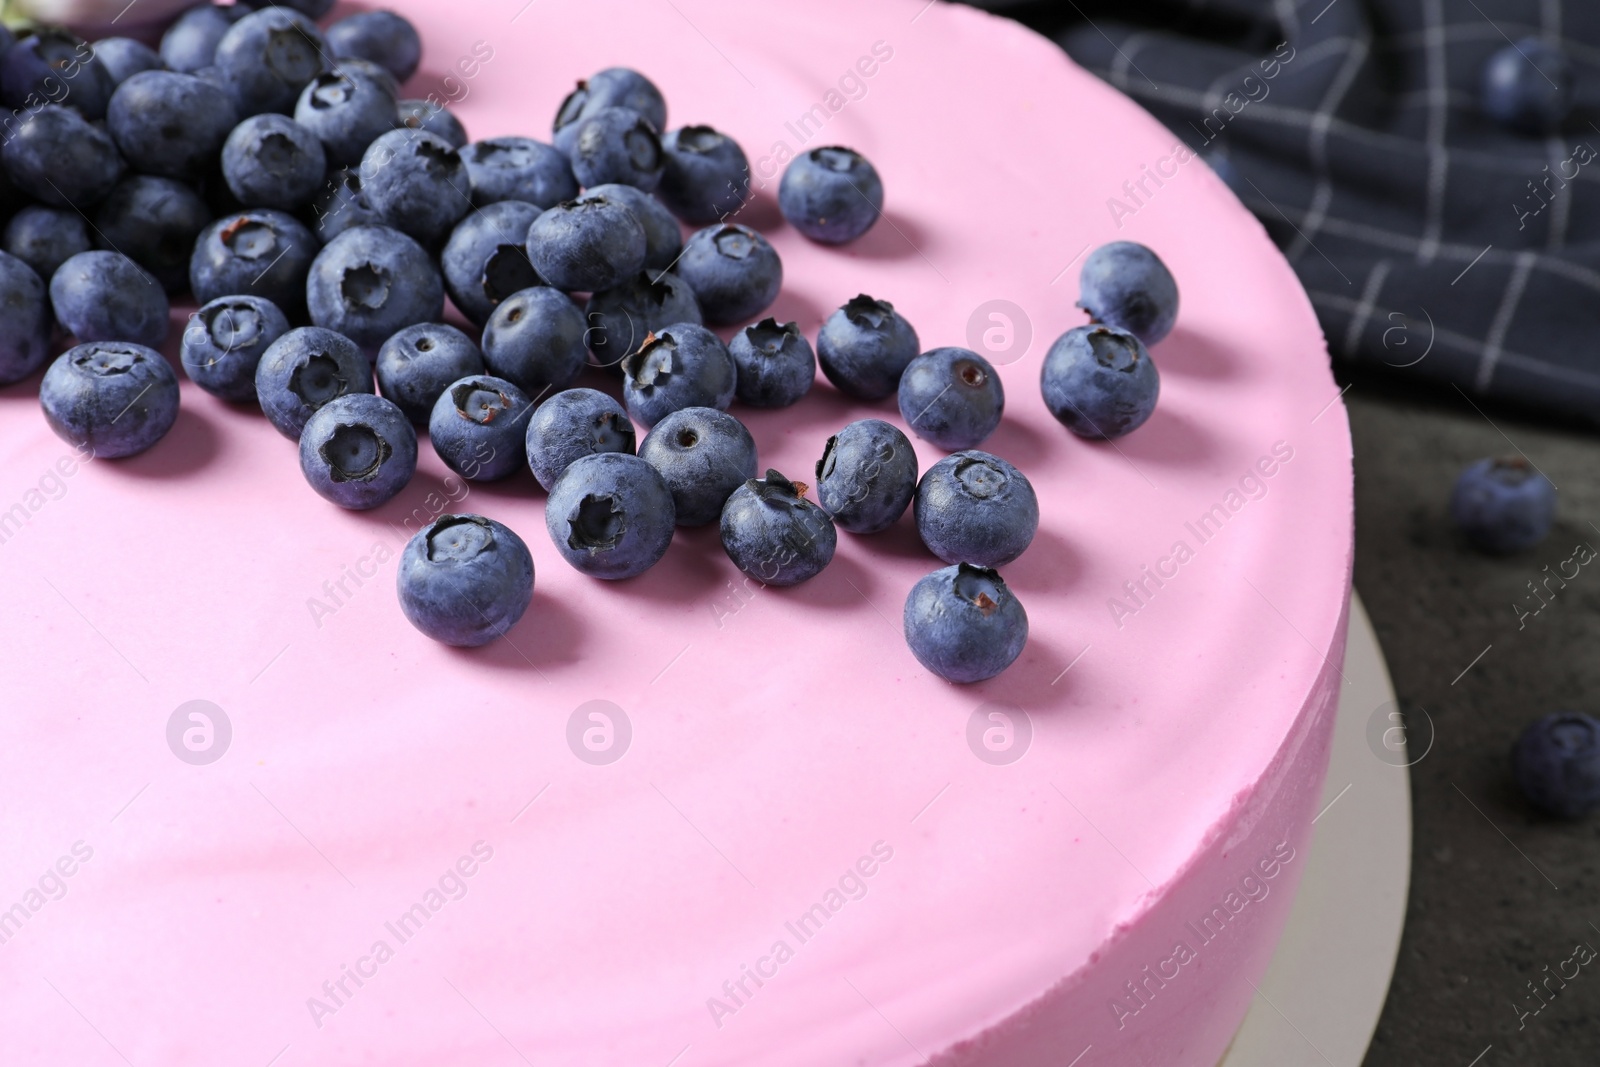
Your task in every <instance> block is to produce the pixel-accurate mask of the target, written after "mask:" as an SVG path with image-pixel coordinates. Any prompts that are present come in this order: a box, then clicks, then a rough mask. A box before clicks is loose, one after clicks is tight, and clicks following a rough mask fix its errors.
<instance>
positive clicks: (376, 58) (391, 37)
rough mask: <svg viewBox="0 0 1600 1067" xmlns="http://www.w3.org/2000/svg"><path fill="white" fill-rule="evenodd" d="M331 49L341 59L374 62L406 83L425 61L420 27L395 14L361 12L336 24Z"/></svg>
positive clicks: (330, 34) (330, 35)
mask: <svg viewBox="0 0 1600 1067" xmlns="http://www.w3.org/2000/svg"><path fill="white" fill-rule="evenodd" d="M326 36H327V38H328V47H329V48H332V49H333V54H334V55H335V56H338V57H339V58H340V59H370V60H371V61H372V62H374V63H377V64H380V65H381V66H382V67H383V68H384V69H385V70H387V71H388V72H389V73H390V74H393V75H394V78H395V81H399V82H403V81H406V80H407V79H409V78H410V77H411V75H413V74H415V73H416V72H417V66H418V65H419V64H420V63H421V62H422V38H421V37H419V36H417V28H416V27H415V26H413V25H411V23H410V22H409V21H407V20H406V19H403V18H401V17H400V16H399V15H396V14H395V13H394V12H393V11H360V12H357V13H356V14H354V15H347V16H345V17H344V18H342V19H340V20H339V21H337V22H335V23H333V24H332V25H331V26H329V27H328V29H327V31H326Z"/></svg>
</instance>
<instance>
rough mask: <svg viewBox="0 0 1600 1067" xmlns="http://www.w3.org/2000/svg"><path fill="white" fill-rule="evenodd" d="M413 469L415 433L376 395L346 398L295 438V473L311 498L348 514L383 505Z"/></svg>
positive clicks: (329, 406)
mask: <svg viewBox="0 0 1600 1067" xmlns="http://www.w3.org/2000/svg"><path fill="white" fill-rule="evenodd" d="M416 470H417V431H416V430H415V429H413V428H412V426H411V423H409V422H407V421H406V417H405V416H404V415H402V414H401V413H400V409H399V408H397V407H395V406H394V405H393V404H392V403H390V402H389V401H387V400H385V399H384V398H383V397H381V396H373V395H372V394H371V393H347V394H346V395H344V396H340V397H335V398H333V399H332V400H330V401H328V402H327V403H326V404H324V405H322V406H321V407H320V408H318V409H317V410H316V411H315V412H314V413H313V414H312V416H311V417H310V418H309V419H307V420H306V425H305V429H304V430H302V431H301V433H300V472H301V473H302V474H304V475H305V476H306V481H307V482H308V483H310V485H311V488H313V489H315V490H316V491H317V495H319V496H321V497H322V498H323V499H324V500H328V501H331V502H332V503H335V504H338V505H339V506H340V507H341V508H349V509H350V510H351V511H365V510H367V509H368V508H375V507H377V506H378V505H380V504H385V503H388V502H389V501H390V500H393V499H394V498H395V496H396V495H397V494H398V493H399V492H400V490H402V489H404V488H405V487H406V485H407V484H408V483H409V482H410V481H411V476H412V475H413V474H415V473H416Z"/></svg>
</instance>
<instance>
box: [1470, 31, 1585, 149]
mask: <svg viewBox="0 0 1600 1067" xmlns="http://www.w3.org/2000/svg"><path fill="white" fill-rule="evenodd" d="M1573 92H1574V79H1573V73H1572V62H1571V61H1570V60H1569V59H1568V58H1567V55H1566V53H1565V52H1563V51H1562V50H1561V49H1559V48H1557V47H1555V46H1554V45H1550V44H1546V43H1545V42H1544V41H1542V40H1540V39H1539V38H1537V37H1524V38H1523V39H1522V40H1520V41H1518V42H1516V43H1515V44H1508V45H1506V46H1504V47H1503V48H1501V49H1499V50H1498V51H1497V52H1495V53H1494V55H1492V56H1490V57H1489V61H1488V62H1487V63H1485V64H1484V67H1483V111H1484V114H1486V115H1488V116H1489V117H1490V118H1491V119H1493V120H1494V121H1496V122H1498V123H1500V125H1502V126H1505V127H1506V128H1508V129H1512V130H1516V131H1518V132H1520V133H1527V134H1544V133H1553V132H1554V131H1556V130H1557V129H1559V128H1560V126H1561V124H1562V122H1564V121H1565V120H1566V118H1567V115H1568V113H1569V112H1571V110H1572V101H1573Z"/></svg>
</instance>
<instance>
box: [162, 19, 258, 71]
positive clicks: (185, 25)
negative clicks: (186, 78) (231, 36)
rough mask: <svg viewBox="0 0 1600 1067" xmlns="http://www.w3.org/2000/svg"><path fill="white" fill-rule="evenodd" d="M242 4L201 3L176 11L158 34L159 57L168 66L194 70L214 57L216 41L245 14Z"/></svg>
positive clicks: (207, 64)
mask: <svg viewBox="0 0 1600 1067" xmlns="http://www.w3.org/2000/svg"><path fill="white" fill-rule="evenodd" d="M249 13H250V9H249V8H247V7H245V6H244V5H243V4H226V5H223V4H200V5H199V6H198V7H191V8H190V9H189V10H187V11H185V12H184V13H183V14H181V15H179V16H178V18H177V21H175V22H174V23H173V24H172V25H171V26H170V27H168V28H167V32H166V33H165V34H163V35H162V37H161V61H162V62H163V63H165V64H166V65H167V69H168V70H175V71H180V72H182V73H184V74H193V73H194V72H195V71H197V70H199V69H200V68H202V67H209V66H211V65H212V63H214V62H215V61H216V55H217V45H218V44H219V43H220V42H221V41H222V37H223V35H224V34H226V33H227V32H228V30H230V29H232V28H233V24H234V23H235V22H238V21H239V20H240V19H241V18H243V17H244V16H246V15H248V14H249Z"/></svg>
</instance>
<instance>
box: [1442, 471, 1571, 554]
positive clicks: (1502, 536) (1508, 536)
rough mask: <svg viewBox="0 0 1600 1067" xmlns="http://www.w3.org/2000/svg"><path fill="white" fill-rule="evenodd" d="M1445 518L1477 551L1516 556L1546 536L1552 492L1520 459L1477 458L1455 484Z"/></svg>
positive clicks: (1552, 512)
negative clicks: (1448, 513)
mask: <svg viewBox="0 0 1600 1067" xmlns="http://www.w3.org/2000/svg"><path fill="white" fill-rule="evenodd" d="M1450 516H1451V518H1452V519H1454V520H1455V524H1456V526H1457V527H1458V528H1459V529H1460V530H1461V532H1462V533H1463V534H1464V535H1465V536H1466V538H1467V541H1468V542H1470V543H1471V544H1472V546H1473V547H1474V548H1477V549H1478V550H1479V551H1482V552H1487V553H1490V554H1492V555H1509V554H1511V553H1513V552H1522V551H1525V550H1526V549H1530V548H1532V547H1533V546H1534V545H1537V544H1538V543H1539V542H1540V541H1543V540H1544V539H1545V537H1547V536H1548V535H1549V533H1550V527H1551V526H1552V525H1554V523H1555V517H1556V487H1555V486H1554V485H1552V484H1550V479H1548V478H1546V477H1545V476H1544V475H1543V474H1542V473H1541V472H1540V471H1539V470H1538V469H1537V468H1535V467H1534V466H1533V465H1532V464H1531V463H1529V462H1528V461H1527V460H1526V459H1523V458H1522V457H1521V456H1507V457H1503V458H1488V459H1480V460H1477V461H1476V462H1474V463H1471V464H1469V465H1468V466H1467V468H1466V469H1465V470H1463V471H1462V472H1461V475H1460V477H1458V478H1457V479H1456V484H1455V489H1454V490H1453V491H1452V493H1451V494H1450Z"/></svg>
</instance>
